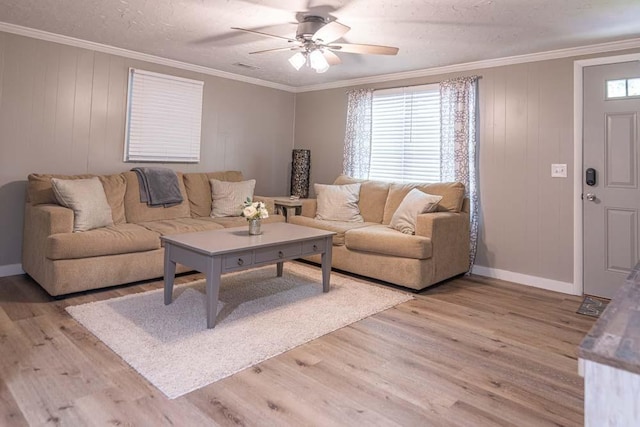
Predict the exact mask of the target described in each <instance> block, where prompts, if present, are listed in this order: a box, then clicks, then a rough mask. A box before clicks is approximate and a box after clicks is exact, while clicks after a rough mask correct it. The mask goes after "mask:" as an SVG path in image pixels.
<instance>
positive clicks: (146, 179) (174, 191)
mask: <svg viewBox="0 0 640 427" xmlns="http://www.w3.org/2000/svg"><path fill="white" fill-rule="evenodd" d="M131 170H132V171H134V172H135V173H136V175H138V182H139V183H140V201H141V202H144V203H146V204H147V205H149V206H164V207H165V208H168V207H171V206H174V205H177V204H180V203H182V194H181V193H180V185H179V184H178V175H176V173H175V172H174V171H172V170H171V169H167V168H133V169H131Z"/></svg>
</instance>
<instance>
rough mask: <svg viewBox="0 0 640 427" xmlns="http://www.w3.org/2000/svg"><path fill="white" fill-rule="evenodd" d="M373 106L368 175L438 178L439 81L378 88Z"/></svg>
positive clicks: (393, 178) (400, 178) (387, 178)
mask: <svg viewBox="0 0 640 427" xmlns="http://www.w3.org/2000/svg"><path fill="white" fill-rule="evenodd" d="M371 108H372V110H371V114H372V128H371V161H370V169H369V178H370V179H376V180H381V181H395V182H399V181H400V182H415V181H419V182H439V181H440V87H439V85H438V84H432V85H422V86H412V87H404V88H394V89H385V90H378V91H375V92H374V93H373V99H372V107H371Z"/></svg>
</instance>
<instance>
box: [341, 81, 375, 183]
mask: <svg viewBox="0 0 640 427" xmlns="http://www.w3.org/2000/svg"><path fill="white" fill-rule="evenodd" d="M372 95H373V90H372V89H354V90H350V91H347V98H348V99H347V128H346V131H345V135H344V156H343V164H342V173H343V174H345V175H348V176H352V177H354V178H364V179H366V178H369V161H370V159H371V99H372V98H373V96H372Z"/></svg>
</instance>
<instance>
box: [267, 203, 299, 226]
mask: <svg viewBox="0 0 640 427" xmlns="http://www.w3.org/2000/svg"><path fill="white" fill-rule="evenodd" d="M273 202H274V204H275V207H276V212H277V213H282V215H284V218H285V220H286V221H287V222H289V218H291V217H292V216H295V215H300V213H301V212H302V201H300V200H299V199H291V198H289V197H274V198H273Z"/></svg>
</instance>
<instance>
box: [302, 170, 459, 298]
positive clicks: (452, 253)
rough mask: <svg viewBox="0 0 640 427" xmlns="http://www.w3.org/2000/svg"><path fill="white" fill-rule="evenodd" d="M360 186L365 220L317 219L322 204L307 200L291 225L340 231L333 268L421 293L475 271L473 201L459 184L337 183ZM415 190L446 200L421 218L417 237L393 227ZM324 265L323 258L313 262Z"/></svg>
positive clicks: (344, 180)
mask: <svg viewBox="0 0 640 427" xmlns="http://www.w3.org/2000/svg"><path fill="white" fill-rule="evenodd" d="M357 182H360V183H361V186H360V198H359V202H358V207H359V209H360V213H361V215H362V217H363V219H364V222H341V221H328V220H320V219H316V218H315V216H316V207H317V204H316V200H315V199H306V200H303V207H302V214H301V215H299V216H295V217H292V218H291V219H290V222H291V223H293V224H298V225H305V226H309V227H316V228H322V229H325V230H330V231H334V232H336V233H337V234H336V235H335V236H334V238H333V261H332V267H334V268H337V269H340V270H344V271H348V272H351V273H355V274H359V275H363V276H367V277H372V278H375V279H379V280H384V281H386V282H390V283H394V284H396V285H400V286H404V287H407V288H412V289H416V290H420V289H423V288H426V287H427V286H430V285H433V284H435V283H437V282H440V281H442V280H444V279H447V278H450V277H453V276H455V275H458V274H461V273H465V272H467V270H468V269H469V200H468V199H466V198H465V197H464V193H465V188H464V185H463V184H461V183H459V182H454V183H435V184H393V183H388V182H380V181H370V180H358V179H354V178H350V177H347V176H344V175H343V176H340V177H338V178H337V179H336V181H335V182H334V184H336V185H345V184H353V183H357ZM413 188H417V189H419V190H421V191H423V192H425V193H429V194H433V195H439V196H442V200H441V201H440V203H439V204H438V208H437V211H436V212H432V213H425V214H420V215H418V217H417V223H416V227H415V235H409V234H403V233H401V232H400V231H397V230H395V229H392V228H390V227H389V223H390V222H391V218H392V216H393V214H394V213H395V212H396V209H398V206H399V205H400V203H401V202H402V200H403V199H404V197H405V196H406V195H407V194H408V193H409V191H410V190H411V189H413ZM310 259H311V260H312V261H315V262H319V257H318V256H314V257H311V258H310Z"/></svg>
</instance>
